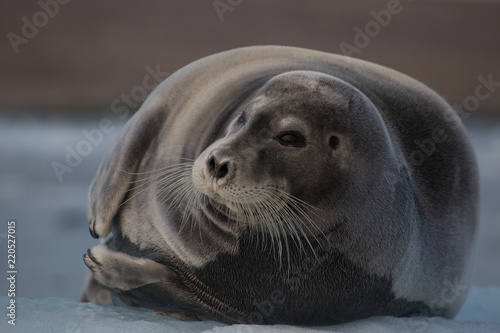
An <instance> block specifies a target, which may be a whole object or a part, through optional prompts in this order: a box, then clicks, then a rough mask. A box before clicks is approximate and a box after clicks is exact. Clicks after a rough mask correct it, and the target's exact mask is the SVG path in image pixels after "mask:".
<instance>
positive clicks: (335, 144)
mask: <svg viewBox="0 0 500 333" xmlns="http://www.w3.org/2000/svg"><path fill="white" fill-rule="evenodd" d="M328 144H329V145H330V147H332V148H333V149H337V147H338V146H339V138H337V137H336V136H335V135H332V136H331V137H330V140H328Z"/></svg>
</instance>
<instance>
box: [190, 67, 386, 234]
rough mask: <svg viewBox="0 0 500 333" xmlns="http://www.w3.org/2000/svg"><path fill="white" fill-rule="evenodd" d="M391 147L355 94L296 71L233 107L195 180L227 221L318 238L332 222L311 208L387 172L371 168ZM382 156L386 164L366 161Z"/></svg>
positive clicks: (334, 204) (327, 205) (327, 206)
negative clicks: (314, 235)
mask: <svg viewBox="0 0 500 333" xmlns="http://www.w3.org/2000/svg"><path fill="white" fill-rule="evenodd" d="M390 148H391V146H390V143H389V140H388V136H387V134H386V131H385V127H383V123H382V121H381V119H380V116H379V115H378V112H377V111H376V109H375V107H374V106H373V104H371V102H370V101H369V100H368V99H367V98H366V97H365V96H364V95H363V94H362V93H361V92H360V91H358V90H357V89H355V88H354V87H352V86H351V85H349V84H348V83H346V82H344V81H342V80H339V79H337V78H334V77H332V76H329V75H327V74H323V73H318V72H312V71H293V72H288V73H284V74H281V75H278V76H275V77H273V78H272V79H270V80H269V81H268V82H267V83H266V84H265V85H264V86H263V87H262V88H261V89H259V90H258V91H257V92H256V93H255V94H254V96H252V97H251V98H250V99H249V102H248V103H245V104H244V105H242V106H241V107H240V108H238V109H237V110H236V111H235V113H234V116H233V119H232V121H231V122H229V123H228V125H227V126H226V130H225V132H224V133H223V135H222V137H221V138H220V139H218V140H216V141H215V142H213V143H212V144H210V145H209V146H208V147H206V149H204V151H203V152H202V153H201V154H200V155H199V156H198V158H197V159H196V160H195V162H194V166H193V169H192V180H193V183H194V185H195V186H194V188H195V190H196V191H199V192H200V193H202V194H203V195H204V196H206V197H207V198H208V199H209V202H210V204H211V205H212V206H213V207H217V210H218V211H219V212H220V213H222V214H225V215H227V216H229V217H232V218H231V219H230V220H236V221H237V222H241V223H242V224H243V225H245V224H250V225H252V226H257V227H260V228H261V229H263V230H268V231H270V232H274V233H279V232H280V230H281V231H285V232H287V233H288V234H295V235H298V234H302V235H308V234H311V233H312V234H316V235H317V234H319V233H322V232H324V231H325V227H326V226H331V222H332V221H324V220H321V219H317V218H313V217H312V216H311V214H314V212H313V210H314V209H313V210H311V209H310V208H311V207H315V209H320V210H331V209H341V206H342V201H344V200H346V199H347V197H348V196H349V193H350V192H352V189H353V188H354V189H355V190H356V191H358V190H359V186H366V185H367V184H368V185H369V186H374V182H370V181H368V182H367V181H366V180H367V178H371V179H375V178H377V175H378V174H380V173H382V172H384V170H377V168H374V167H373V166H374V165H377V164H378V165H388V163H387V161H390V160H391V156H390V155H391V149H390ZM374 152H375V153H374ZM380 158H383V159H385V160H386V163H371V160H372V159H380ZM378 178H380V177H378ZM357 184H359V186H358V188H356V187H357ZM361 184H363V185H361ZM358 193H359V192H358ZM353 195H354V194H353ZM323 216H326V215H324V214H323ZM283 217H285V218H283ZM283 223H285V224H284V225H283Z"/></svg>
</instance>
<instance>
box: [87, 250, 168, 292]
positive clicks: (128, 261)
mask: <svg viewBox="0 0 500 333" xmlns="http://www.w3.org/2000/svg"><path fill="white" fill-rule="evenodd" d="M83 260H84V261H85V264H86V265H87V266H88V268H90V270H91V271H92V274H93V275H94V278H95V279H96V281H97V282H99V283H100V284H102V285H104V286H106V287H108V288H113V289H114V288H116V289H120V290H130V289H135V288H139V287H142V286H144V285H147V284H150V283H155V282H158V281H161V280H165V279H168V277H169V275H172V274H174V273H173V272H172V271H171V270H170V269H168V268H167V267H165V266H163V265H161V264H159V263H157V262H155V261H153V260H150V259H145V258H136V257H132V256H129V255H128V254H125V253H121V252H115V251H111V250H110V249H108V248H107V247H106V246H104V245H97V246H95V247H93V248H92V249H91V250H88V251H87V253H86V254H85V255H84V256H83Z"/></svg>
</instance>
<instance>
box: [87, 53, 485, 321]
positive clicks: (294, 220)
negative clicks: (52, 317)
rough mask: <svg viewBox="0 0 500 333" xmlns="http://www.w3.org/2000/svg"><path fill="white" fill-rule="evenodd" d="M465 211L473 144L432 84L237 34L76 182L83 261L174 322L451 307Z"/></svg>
mask: <svg viewBox="0 0 500 333" xmlns="http://www.w3.org/2000/svg"><path fill="white" fill-rule="evenodd" d="M477 212H478V175H477V166H476V162H475V157H474V154H473V152H472V150H471V147H470V144H469V142H468V139H467V136H466V133H465V131H464V128H463V126H462V124H461V121H460V119H459V117H458V116H457V115H456V113H455V112H454V110H453V109H452V108H451V107H450V106H449V105H448V104H447V103H446V102H445V101H444V100H443V99H442V98H441V97H439V96H438V95H437V94H436V93H435V92H433V91H432V90H431V89H429V88H428V87H426V86H425V85H423V84H422V83H419V82H417V81H416V80H414V79H412V78H410V77H408V76H406V75H403V74H401V73H398V72H396V71H393V70H391V69H388V68H385V67H383V66H380V65H376V64H372V63H369V62H365V61H361V60H356V59H352V58H348V57H344V56H339V55H333V54H328V53H323V52H319V51H313V50H307V49H301V48H293V47H281V46H255V47H246V48H240V49H235V50H231V51H226V52H222V53H219V54H216V55H212V56H209V57H206V58H204V59H201V60H198V61H196V62H194V63H192V64H190V65H188V66H186V67H184V68H182V69H180V70H179V71H177V72H176V73H174V74H173V75H171V76H170V77H169V78H167V79H166V80H165V81H164V82H163V83H162V84H161V85H160V86H159V87H157V88H156V89H155V90H154V92H153V93H152V94H151V96H149V97H148V99H147V100H146V101H145V103H144V104H143V106H142V107H141V109H140V110H139V111H138V112H137V113H136V114H135V115H134V116H133V117H132V118H131V119H130V121H129V122H128V123H127V125H126V126H125V128H124V129H123V131H122V133H121V135H120V136H119V138H118V140H117V141H116V144H115V146H114V148H113V149H112V151H111V152H110V153H109V155H107V157H106V158H105V160H104V161H103V163H102V165H101V166H100V168H99V171H98V173H97V176H96V178H95V180H94V182H93V185H92V187H91V190H90V194H89V216H90V232H91V234H92V236H94V237H96V238H97V237H101V238H102V239H103V242H102V244H100V245H97V246H95V247H94V248H92V249H91V250H89V251H88V252H87V253H86V254H85V255H84V261H85V263H86V265H87V266H88V267H89V268H90V270H91V271H92V274H93V279H94V280H95V281H97V283H98V284H100V285H102V286H104V287H106V288H108V289H109V290H110V291H111V292H112V294H113V295H114V297H115V300H121V301H123V302H125V303H126V304H129V305H137V306H142V307H146V308H150V309H152V310H154V311H157V312H160V313H162V314H167V315H171V316H173V317H176V318H181V319H188V320H218V321H223V322H227V323H263V324H298V325H328V324H336V323H342V322H346V321H351V320H356V319H360V318H366V317H369V316H379V315H392V316H410V315H429V316H435V315H439V316H444V317H448V318H451V317H453V316H454V315H455V314H456V313H457V312H458V310H459V309H460V307H461V304H462V303H463V301H464V299H465V297H466V295H467V290H468V285H469V275H470V274H469V266H470V264H471V258H472V256H473V252H474V246H475V245H474V244H475V235H476V232H477V225H478V218H477ZM92 285H94V286H95V285H96V284H95V283H93V284H92Z"/></svg>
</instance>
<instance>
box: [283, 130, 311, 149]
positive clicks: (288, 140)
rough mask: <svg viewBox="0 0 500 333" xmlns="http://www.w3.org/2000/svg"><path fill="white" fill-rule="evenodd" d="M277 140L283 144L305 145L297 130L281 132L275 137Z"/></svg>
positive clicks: (292, 145)
mask: <svg viewBox="0 0 500 333" xmlns="http://www.w3.org/2000/svg"><path fill="white" fill-rule="evenodd" d="M277 140H278V142H279V143H280V144H281V145H283V146H291V147H296V148H300V147H305V145H306V139H305V138H304V136H303V135H302V134H300V133H299V132H297V131H288V132H283V133H281V134H280V135H278V137H277Z"/></svg>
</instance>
